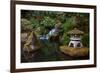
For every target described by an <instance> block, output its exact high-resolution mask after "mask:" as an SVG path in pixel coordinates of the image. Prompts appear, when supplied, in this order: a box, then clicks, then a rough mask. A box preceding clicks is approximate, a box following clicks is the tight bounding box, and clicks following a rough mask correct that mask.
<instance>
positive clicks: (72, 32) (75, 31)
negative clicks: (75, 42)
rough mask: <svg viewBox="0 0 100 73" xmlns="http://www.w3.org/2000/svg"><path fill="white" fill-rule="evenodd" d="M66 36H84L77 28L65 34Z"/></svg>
mask: <svg viewBox="0 0 100 73" xmlns="http://www.w3.org/2000/svg"><path fill="white" fill-rule="evenodd" d="M67 34H80V35H81V34H84V32H83V31H80V30H78V29H77V28H74V29H73V30H71V31H69V32H67Z"/></svg>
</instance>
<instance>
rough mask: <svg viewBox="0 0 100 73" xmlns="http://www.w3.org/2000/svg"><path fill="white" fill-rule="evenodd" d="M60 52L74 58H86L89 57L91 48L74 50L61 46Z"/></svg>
mask: <svg viewBox="0 0 100 73" xmlns="http://www.w3.org/2000/svg"><path fill="white" fill-rule="evenodd" d="M60 51H61V52H63V53H64V54H66V55H69V56H72V57H85V56H88V55H89V48H86V47H82V48H72V47H67V46H60Z"/></svg>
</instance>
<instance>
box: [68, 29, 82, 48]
mask: <svg viewBox="0 0 100 73" xmlns="http://www.w3.org/2000/svg"><path fill="white" fill-rule="evenodd" d="M83 33H84V32H83V31H80V30H78V29H77V28H74V29H73V30H71V31H69V32H68V33H67V34H69V35H70V42H69V45H68V47H73V48H81V47H83V44H82V42H81V35H82V34H83Z"/></svg>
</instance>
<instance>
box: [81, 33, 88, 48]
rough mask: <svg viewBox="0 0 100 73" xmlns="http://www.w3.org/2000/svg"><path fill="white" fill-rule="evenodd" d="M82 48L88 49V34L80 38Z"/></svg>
mask: <svg viewBox="0 0 100 73" xmlns="http://www.w3.org/2000/svg"><path fill="white" fill-rule="evenodd" d="M82 43H83V46H86V47H89V34H85V35H83V37H82Z"/></svg>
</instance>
